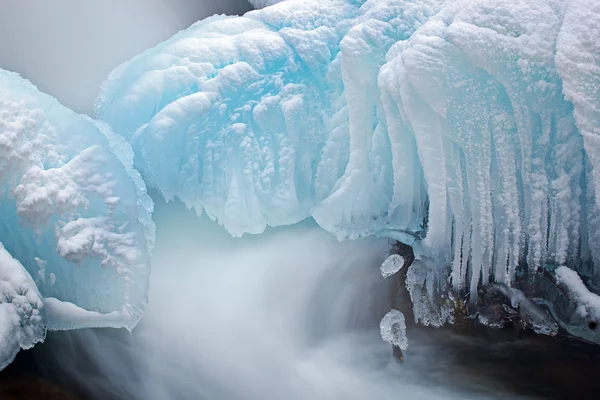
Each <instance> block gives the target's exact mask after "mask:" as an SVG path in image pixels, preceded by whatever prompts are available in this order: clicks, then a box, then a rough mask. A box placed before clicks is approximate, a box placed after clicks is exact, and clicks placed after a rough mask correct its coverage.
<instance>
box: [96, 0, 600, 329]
mask: <svg viewBox="0 0 600 400" xmlns="http://www.w3.org/2000/svg"><path fill="white" fill-rule="evenodd" d="M599 26H600V11H599V4H598V2H596V1H595V0H566V1H565V0H469V1H460V0H458V1H444V0H378V1H375V0H345V1H344V0H287V1H284V2H281V3H279V4H277V5H275V6H272V7H266V8H263V9H261V10H256V11H252V12H250V13H248V14H246V15H245V16H243V17H233V18H226V17H214V18H210V19H207V20H205V21H202V22H199V23H197V24H195V25H193V26H192V27H191V28H189V29H188V30H186V31H184V32H181V33H179V34H178V35H176V36H174V37H173V38H172V39H170V40H169V41H167V42H165V43H162V44H160V45H158V46H157V47H155V48H154V49H151V50H148V51H147V52H145V53H144V54H142V55H140V56H138V57H136V58H134V59H133V60H131V61H130V62H128V63H126V64H124V65H122V66H120V67H119V68H117V69H116V70H115V71H114V72H113V73H112V74H111V76H110V77H109V79H108V80H107V81H106V82H105V84H104V85H103V89H102V92H101V94H100V96H99V98H98V101H97V113H98V116H99V117H100V118H101V119H103V120H105V121H106V122H108V123H109V124H110V125H111V126H112V127H113V128H114V129H115V130H116V131H117V132H119V133H121V134H122V135H124V136H125V137H126V138H127V140H128V141H130V142H131V143H132V145H133V148H134V151H135V153H136V165H137V166H138V167H139V169H140V170H141V172H142V175H143V176H144V177H145V179H146V181H147V182H148V183H149V184H150V185H152V186H155V187H157V188H158V189H159V190H160V191H161V193H162V194H163V196H164V197H165V198H166V199H167V200H168V199H172V198H175V197H177V198H179V199H181V200H182V201H183V202H184V203H185V204H186V205H187V206H188V207H190V208H194V209H195V210H196V211H197V212H198V213H201V212H202V211H205V212H206V213H207V214H208V215H209V216H210V217H211V218H213V219H216V220H218V221H219V222H220V223H222V224H223V225H224V226H225V228H226V229H227V230H228V231H229V232H230V233H232V234H233V235H236V236H239V235H242V234H244V233H260V232H262V231H263V230H264V229H265V227H266V226H269V225H271V226H276V225H286V224H293V223H295V222H297V221H299V220H301V219H304V218H306V217H313V218H314V219H315V220H316V221H317V222H318V223H319V224H320V225H321V226H322V227H323V228H324V229H326V230H327V231H329V232H332V233H334V234H335V235H336V236H337V237H338V238H339V239H348V238H357V237H363V236H367V235H373V234H374V235H380V236H389V237H392V238H395V239H399V240H401V241H403V242H404V243H407V244H410V245H413V248H414V250H415V255H416V257H417V260H418V261H419V262H418V263H417V266H420V267H421V271H416V269H415V268H416V267H414V268H411V270H413V272H414V273H412V274H411V273H410V271H409V277H410V278H411V279H412V280H411V282H413V283H414V284H415V285H417V287H415V288H413V290H412V292H411V293H413V294H415V295H416V296H417V297H418V298H419V299H420V300H419V301H418V302H417V303H419V304H420V306H419V307H418V310H417V311H419V310H420V311H422V312H424V313H425V314H423V315H422V316H420V315H419V314H418V313H417V319H421V320H428V321H432V323H433V324H434V325H438V324H441V323H443V322H445V321H447V320H451V310H450V308H451V305H450V304H449V303H448V302H447V301H446V300H448V299H447V298H445V297H444V296H445V295H444V293H448V291H449V290H453V291H455V292H464V291H467V292H468V291H470V293H471V300H472V301H473V302H474V301H475V300H476V293H477V290H476V289H477V286H478V285H479V284H487V283H490V282H498V283H504V284H507V285H509V286H510V285H512V284H514V283H515V279H516V275H517V272H518V271H517V270H518V269H521V270H522V271H519V273H521V272H523V273H524V274H525V275H527V276H530V277H531V276H533V274H534V273H536V272H541V271H542V269H544V268H545V267H546V266H547V265H569V266H570V267H571V268H573V269H576V270H578V271H579V272H581V273H584V269H585V270H586V271H587V272H586V273H587V274H588V275H590V276H592V277H593V276H595V277H596V278H597V277H598V276H599V275H600V274H599V273H598V270H597V267H596V269H594V268H593V267H592V269H591V270H590V269H589V268H587V267H585V266H588V265H600V264H599V263H600V251H599V250H598V246H597V243H598V241H599V240H600V219H599V218H600V212H599V208H598V204H597V203H596V200H595V199H596V198H597V197H598V196H596V195H597V194H598V193H600V192H598V191H599V190H600V161H599V160H600V147H599V145H598V144H599V143H600V139H598V138H599V137H600V136H599V134H600V132H599V131H598V126H600V119H599V115H600V114H599V109H598V104H600V102H599V99H600V97H599V96H600V94H599V93H600V74H599V73H598V71H600V49H599V48H598V41H597V40H595V38H596V37H597V36H598V35H596V33H597V32H598V29H599V28H598V27H599ZM586 268H587V269H586ZM447 271H450V273H449V274H448V273H447ZM536 296H537V297H539V298H543V299H547V298H548V296H549V294H548V293H546V292H544V291H543V290H540V293H536ZM413 300H414V298H413ZM450 300H451V299H450ZM444 307H447V308H445V309H444ZM434 315H435V317H434ZM421 317H423V318H421ZM434 320H435V323H434V322H433V321H434Z"/></svg>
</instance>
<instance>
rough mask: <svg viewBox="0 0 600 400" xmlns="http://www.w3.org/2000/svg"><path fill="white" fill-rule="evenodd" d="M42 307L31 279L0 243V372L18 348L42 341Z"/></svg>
mask: <svg viewBox="0 0 600 400" xmlns="http://www.w3.org/2000/svg"><path fill="white" fill-rule="evenodd" d="M43 307H44V303H43V301H42V296H41V295H40V293H39V292H38V289H37V287H36V285H35V283H34V282H33V279H32V278H31V275H29V273H28V272H27V271H26V270H25V268H23V266H22V265H21V263H20V262H19V261H17V260H15V259H14V258H13V257H12V256H11V255H10V253H9V252H8V251H6V249H5V248H4V246H3V245H2V243H0V371H1V370H2V369H4V368H5V367H6V366H7V365H8V364H10V363H11V362H12V360H13V359H14V358H15V356H16V355H17V353H18V352H19V350H20V349H21V348H23V349H28V348H30V347H32V346H33V345H35V344H36V343H38V342H41V341H43V340H44V338H45V337H46V325H45V317H44V313H43Z"/></svg>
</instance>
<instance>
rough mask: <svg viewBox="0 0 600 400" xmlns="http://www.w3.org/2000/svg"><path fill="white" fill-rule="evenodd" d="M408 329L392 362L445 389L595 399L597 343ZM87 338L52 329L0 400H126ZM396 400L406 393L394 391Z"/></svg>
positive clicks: (108, 338)
mask: <svg viewBox="0 0 600 400" xmlns="http://www.w3.org/2000/svg"><path fill="white" fill-rule="evenodd" d="M410 334H411V337H414V336H418V337H419V339H418V340H413V342H412V343H411V344H412V346H411V349H410V350H409V351H407V352H405V357H406V363H405V364H404V365H401V366H397V367H398V368H402V369H407V370H415V371H418V372H420V373H422V374H423V376H424V377H425V378H424V379H429V380H430V382H431V384H432V385H440V386H441V387H445V388H446V390H448V392H452V391H462V390H465V389H466V390H467V391H468V392H470V393H471V395H472V398H480V396H481V398H483V397H487V396H489V395H492V396H493V395H494V394H497V393H501V394H502V396H501V397H502V398H535V399H598V398H600V397H599V396H600V349H599V348H598V347H596V346H591V345H588V344H584V343H579V342H577V341H574V340H569V339H565V338H544V337H539V336H538V337H524V338H513V339H507V338H506V337H502V338H495V339H494V338H485V337H478V338H474V337H468V336H460V335H454V334H451V333H448V332H444V331H435V330H429V329H425V328H419V329H418V332H415V331H414V330H413V331H412V332H410ZM95 336H96V337H97V338H98V339H97V340H98V341H99V342H101V343H103V344H104V345H107V346H114V347H116V348H119V347H120V346H127V345H128V342H129V341H130V340H131V338H130V334H129V333H128V332H125V331H114V330H96V335H95ZM88 338H89V335H87V334H85V333H71V332H70V333H64V332H62V333H61V332H58V333H57V332H52V333H50V334H49V337H48V339H47V341H46V343H44V344H43V345H39V346H37V347H35V348H34V349H33V350H30V351H26V352H21V353H20V355H19V356H18V357H17V360H16V361H15V363H13V364H12V365H11V366H9V367H8V368H7V369H6V370H5V371H2V372H1V373H0V399H2V400H13V399H15V400H16V399H49V400H54V399H56V400H59V399H61V400H71V399H73V400H75V399H106V400H110V399H125V398H127V397H125V396H124V395H123V392H126V391H127V389H124V388H122V387H118V385H115V383H114V381H111V379H110V377H107V376H105V372H103V371H102V369H101V368H98V364H97V360H93V359H90V358H89V357H88V356H87V354H86V351H85V347H84V344H85V343H84V341H85V340H88ZM57 349H58V351H59V352H62V353H63V354H65V355H66V357H63V361H64V360H69V359H71V361H72V362H73V364H74V365H75V366H76V368H78V369H79V371H80V372H81V375H79V376H78V378H77V379H73V377H72V376H71V374H70V371H71V368H72V366H70V367H65V366H64V365H63V366H61V365H57V363H56V361H55V359H54V357H55V355H56V351H57ZM112 350H114V349H112ZM125 360H127V359H126V358H125ZM122 361H123V360H122ZM129 361H131V360H129ZM389 361H390V363H391V362H392V360H391V353H390V358H389ZM123 362H125V363H126V362H127V361H123ZM123 367H125V366H124V365H120V366H115V369H116V370H119V369H120V368H123ZM125 368H127V367H125ZM129 374H130V376H129V378H128V379H131V380H132V382H135V381H136V380H139V379H143V377H142V376H139V375H138V374H136V372H135V371H134V370H130V371H129ZM90 387H93V388H94V389H93V390H90ZM398 398H399V399H404V398H408V399H409V398H410V397H404V396H402V393H399V394H398Z"/></svg>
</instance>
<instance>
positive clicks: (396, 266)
mask: <svg viewBox="0 0 600 400" xmlns="http://www.w3.org/2000/svg"><path fill="white" fill-rule="evenodd" d="M403 265H404V257H402V256H401V255H398V254H392V255H391V256H389V257H388V258H387V259H386V260H385V261H384V262H383V264H381V267H380V268H381V276H383V278H384V279H385V278H387V277H390V276H392V275H394V274H395V273H396V272H398V271H400V269H401V268H402V266H403Z"/></svg>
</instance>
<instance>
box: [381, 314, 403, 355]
mask: <svg viewBox="0 0 600 400" xmlns="http://www.w3.org/2000/svg"><path fill="white" fill-rule="evenodd" d="M379 328H380V331H381V338H382V339H383V341H384V342H386V343H389V344H391V345H392V346H396V347H399V348H400V349H401V350H406V349H408V337H407V336H406V321H405V319H404V314H402V313H401V312H400V311H398V310H391V311H390V312H388V313H387V314H385V316H384V317H383V319H382V320H381V324H380V325H379Z"/></svg>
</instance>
